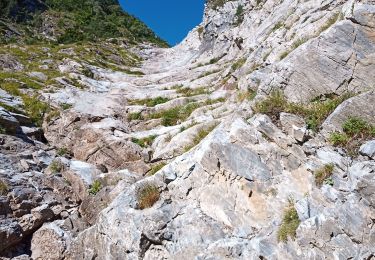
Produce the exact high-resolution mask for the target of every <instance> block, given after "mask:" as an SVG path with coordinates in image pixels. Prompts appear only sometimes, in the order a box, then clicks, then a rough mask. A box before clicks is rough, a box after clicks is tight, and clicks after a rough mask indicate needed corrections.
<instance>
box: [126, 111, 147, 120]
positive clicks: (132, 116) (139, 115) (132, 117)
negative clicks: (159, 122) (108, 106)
mask: <svg viewBox="0 0 375 260" xmlns="http://www.w3.org/2000/svg"><path fill="white" fill-rule="evenodd" d="M143 119H144V118H143V116H142V112H135V113H129V115H128V120H129V121H131V120H143Z"/></svg>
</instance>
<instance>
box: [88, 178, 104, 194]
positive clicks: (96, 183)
mask: <svg viewBox="0 0 375 260" xmlns="http://www.w3.org/2000/svg"><path fill="white" fill-rule="evenodd" d="M101 189H102V184H101V182H100V181H99V180H95V181H94V182H93V183H92V184H91V186H90V189H89V194H91V195H96V194H97V193H98V192H99V191H100V190H101Z"/></svg>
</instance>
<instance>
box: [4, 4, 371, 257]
mask: <svg viewBox="0 0 375 260" xmlns="http://www.w3.org/2000/svg"><path fill="white" fill-rule="evenodd" d="M374 14H375V3H374V2H373V1H369V0H368V1H354V0H352V1H323V0H320V1H317V0H310V1H309V0H307V1H294V0H286V1H274V0H268V1H259V0H254V1H248V0H247V1H245V0H233V1H220V0H211V1H208V3H207V6H206V9H205V13H204V18H203V21H202V23H201V24H200V25H199V26H197V27H196V28H195V29H193V30H192V31H191V32H190V33H189V35H188V36H187V37H186V39H185V40H184V41H183V42H182V43H181V44H179V45H178V46H176V47H174V48H157V47H155V46H154V45H152V44H148V43H146V44H132V43H130V42H129V41H128V40H127V39H122V40H108V41H105V42H102V43H100V44H99V43H98V44H90V45H85V47H84V48H81V47H78V46H74V45H61V46H59V48H58V49H55V48H51V49H49V50H46V53H49V56H50V57H52V58H51V59H52V60H53V61H51V62H49V63H48V66H49V67H51V68H54V70H56V71H57V72H58V75H59V77H56V76H54V77H52V78H53V79H55V81H54V82H53V83H51V81H50V79H49V81H47V82H48V83H42V82H41V81H42V79H41V77H42V74H44V73H46V72H45V71H44V72H43V71H42V74H38V73H37V72H39V73H40V72H41V71H39V69H36V66H31V64H30V63H29V60H30V59H26V60H27V62H26V63H25V60H24V59H21V58H20V57H21V56H20V55H19V52H12V57H13V58H12V57H9V56H7V57H8V62H7V63H6V64H7V66H8V67H7V69H8V71H9V70H11V71H13V73H14V71H18V72H17V73H19V72H20V71H21V72H22V71H23V72H25V71H27V70H29V69H33V70H36V71H28V73H31V72H34V73H33V74H30V77H32V78H33V79H34V82H35V81H36V82H39V84H41V85H42V87H40V88H37V89H36V90H35V92H38V93H39V94H40V97H39V99H41V100H44V102H45V103H46V104H48V105H49V106H50V109H49V110H48V111H47V112H48V115H46V116H45V117H44V120H43V133H44V137H45V138H46V140H47V141H48V144H46V145H44V144H41V143H39V142H37V141H34V144H30V143H28V144H27V145H25V142H24V141H23V140H22V139H20V138H18V137H23V138H24V139H25V138H26V139H27V140H30V139H34V140H35V139H38V138H37V136H36V134H35V131H34V132H33V133H34V134H26V133H27V131H29V133H30V131H31V130H30V129H27V128H26V127H25V123H24V121H21V117H20V115H17V114H16V113H14V111H13V110H11V108H15V107H16V108H20V109H22V108H23V106H22V104H23V105H24V106H25V105H26V104H25V103H26V101H27V98H25V96H26V95H27V94H28V93H27V92H26V91H24V90H22V89H21V93H18V92H15V91H13V92H12V93H11V94H10V93H9V92H10V91H11V90H14V89H13V88H10V87H7V88H4V94H1V92H0V94H1V96H0V98H1V99H0V101H1V102H2V103H6V104H7V105H6V106H4V109H3V110H1V111H0V112H1V114H0V118H1V119H2V121H1V123H2V124H3V122H5V123H6V124H3V125H4V126H5V130H6V131H7V132H8V134H13V135H16V137H14V136H9V135H1V140H2V141H1V146H0V148H1V151H2V157H1V158H0V160H2V162H4V163H3V165H4V166H3V167H4V170H3V171H1V172H0V177H1V179H2V180H4V183H5V184H6V185H7V187H8V188H6V189H5V188H3V190H5V191H6V192H3V196H0V198H1V203H3V205H5V206H4V208H6V209H7V210H6V212H5V213H4V212H3V213H1V212H0V214H3V215H4V216H7V217H6V218H4V219H1V220H0V223H1V227H2V228H1V229H0V241H7V243H5V242H4V243H3V244H2V247H0V250H1V251H2V252H3V254H4V256H6V255H8V256H11V255H13V256H14V255H17V254H20V252H21V253H22V252H25V251H26V252H29V255H30V256H31V258H32V259H94V258H95V259H372V258H374V255H375V251H374V246H373V245H374V244H375V226H374V219H375V197H374V194H375V174H374V172H375V164H374V159H375V144H374V140H375V112H374V111H375V110H374V101H375V94H374V93H375V92H374V87H373V86H374V82H375V78H374V73H373V72H374V71H375V70H374V64H375V56H374V47H375V38H374V35H375V20H374V17H375V15H374ZM7 47H8V48H9V50H13V47H9V46H7ZM25 48H30V47H25ZM124 49H126V51H124ZM27 50H30V51H31V49H27ZM32 52H33V53H35V55H43V54H42V53H43V49H42V47H40V49H38V48H37V49H36V50H35V49H33V50H32ZM93 53H94V54H93ZM60 55H61V56H62V57H60ZM43 65H46V64H40V66H43ZM3 67H5V66H3ZM39 68H41V67H39ZM43 68H45V67H43ZM12 75H16V74H12ZM48 76H49V75H48ZM7 81H9V79H8V80H7ZM25 85H26V86H27V84H25ZM26 90H28V89H26ZM39 99H38V100H39ZM0 104H1V103H0ZM26 108H27V106H26ZM47 112H46V113H47ZM29 115H32V114H31V113H29ZM20 127H21V130H22V131H23V135H21V134H20V133H19V132H17V129H18V131H19V128H20ZM34 130H35V129H34ZM17 135H18V137H17ZM39 140H40V138H39ZM7 147H14V148H13V149H10V148H7ZM21 149H23V150H24V152H23V153H22V154H21V155H19V154H18V153H20V150H21ZM20 157H22V158H20ZM17 159H22V162H19V163H18V161H17ZM5 167H6V168H5ZM12 175H13V176H15V177H12ZM25 178H29V179H31V180H36V181H35V182H33V187H34V188H30V185H29V184H28V183H27V182H25V181H22V180H24V179H25ZM35 183H36V184H35ZM35 187H36V188H35ZM40 187H43V188H42V189H43V196H42V199H40V198H39V199H35V200H31V199H30V198H33V197H34V196H35V195H33V194H35V193H36V192H35V191H34V190H35V189H37V188H39V190H41V189H40ZM33 189H34V190H33ZM51 190H53V192H50V191H51ZM7 192H8V193H7ZM20 194H21V195H22V196H21V195H20ZM24 194H28V196H29V197H27V196H26V195H24ZM64 198H65V200H64ZM29 200H31V202H29V204H27V201H29ZM25 205H28V207H26V206H25ZM30 234H32V236H31V235H30ZM23 236H29V237H28V238H29V239H30V240H29V243H28V242H27V241H28V240H27V239H24V238H23ZM5 237H6V238H11V239H7V240H5ZM3 238H4V239H3ZM15 245H18V247H17V246H16V247H14V246H15ZM20 245H22V246H23V247H21V246H20ZM25 248H26V250H25ZM30 256H24V257H25V259H28V257H30Z"/></svg>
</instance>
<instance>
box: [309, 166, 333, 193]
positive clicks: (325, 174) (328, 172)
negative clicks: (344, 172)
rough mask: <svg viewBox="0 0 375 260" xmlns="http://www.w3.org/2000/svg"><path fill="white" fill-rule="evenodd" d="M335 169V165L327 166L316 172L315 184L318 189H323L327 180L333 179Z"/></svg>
mask: <svg viewBox="0 0 375 260" xmlns="http://www.w3.org/2000/svg"><path fill="white" fill-rule="evenodd" d="M334 168H335V166H334V165H333V164H326V165H324V166H323V167H322V168H320V169H318V170H317V171H315V174H314V175H315V183H316V185H317V186H318V187H321V186H322V185H323V183H325V181H326V180H327V179H329V178H331V176H332V173H333V169H334Z"/></svg>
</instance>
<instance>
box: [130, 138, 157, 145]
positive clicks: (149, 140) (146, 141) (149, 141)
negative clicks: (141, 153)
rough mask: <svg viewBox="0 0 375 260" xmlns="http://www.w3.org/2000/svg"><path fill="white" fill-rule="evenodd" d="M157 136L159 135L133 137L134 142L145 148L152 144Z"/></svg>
mask: <svg viewBox="0 0 375 260" xmlns="http://www.w3.org/2000/svg"><path fill="white" fill-rule="evenodd" d="M156 137H157V136H156V135H151V136H148V137H145V138H141V139H137V138H134V137H133V138H132V142H133V143H135V144H138V145H139V146H140V147H142V148H145V147H147V146H150V145H152V143H153V142H154V140H155V138H156Z"/></svg>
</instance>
